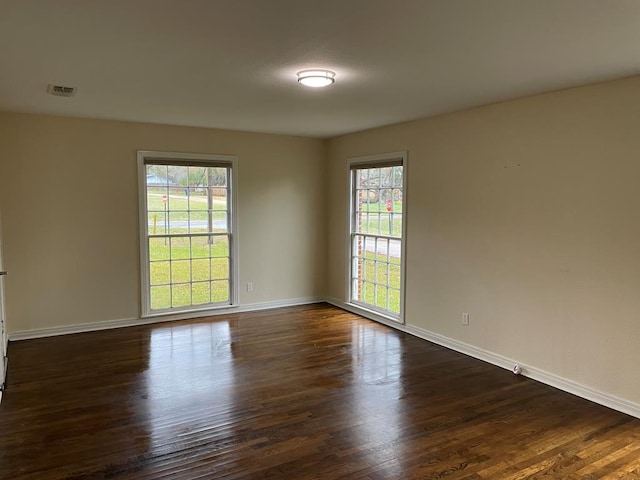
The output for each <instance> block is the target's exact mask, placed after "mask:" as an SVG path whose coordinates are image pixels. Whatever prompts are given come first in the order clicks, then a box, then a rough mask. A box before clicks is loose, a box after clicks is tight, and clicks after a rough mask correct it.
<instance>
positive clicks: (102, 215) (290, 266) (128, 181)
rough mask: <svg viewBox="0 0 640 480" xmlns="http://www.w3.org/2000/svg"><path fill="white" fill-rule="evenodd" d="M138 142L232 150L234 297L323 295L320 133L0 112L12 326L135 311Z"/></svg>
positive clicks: (1, 201)
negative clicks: (236, 253) (236, 244)
mask: <svg viewBox="0 0 640 480" xmlns="http://www.w3.org/2000/svg"><path fill="white" fill-rule="evenodd" d="M138 149H144V150H161V151H179V152H197V153H214V154H230V155H237V156H238V193H239V201H238V204H239V205H238V210H239V212H238V214H239V217H238V218H239V234H240V283H241V285H244V284H245V283H246V282H249V281H251V282H253V284H254V288H255V290H254V292H253V293H247V292H246V289H245V288H240V301H241V303H242V304H250V303H261V302H269V301H280V300H292V299H298V298H306V297H315V296H321V295H323V294H324V282H325V277H326V273H325V264H326V258H325V252H326V248H325V246H324V240H325V235H326V232H325V228H326V218H325V217H324V214H323V212H324V209H323V208H322V204H323V202H324V195H325V193H324V188H323V185H324V183H325V173H324V172H325V170H324V168H323V161H324V159H325V155H326V145H325V142H323V141H321V140H314V139H305V138H298V137H287V136H276V135H260V134H251V133H240V132H231V131H222V130H212V129H201V128H184V127H171V126H161V125H151V124H140V123H125V122H112V121H98V120H83V119H71V118H60V117H48V116H37V115H19V114H9V113H2V114H0V205H2V211H3V232H4V235H3V241H4V245H3V246H4V254H5V255H4V258H5V266H6V268H7V269H8V270H9V271H10V279H9V280H8V281H7V282H6V300H7V302H6V303H7V320H8V326H9V331H10V332H16V331H25V330H33V329H42V328H50V327H59V326H65V325H77V324H83V323H93V322H101V321H110V320H119V319H129V318H137V317H138V316H139V314H140V300H139V299H140V281H139V253H138V250H139V241H138V196H137V183H136V182H137V180H136V178H137V170H136V150H138Z"/></svg>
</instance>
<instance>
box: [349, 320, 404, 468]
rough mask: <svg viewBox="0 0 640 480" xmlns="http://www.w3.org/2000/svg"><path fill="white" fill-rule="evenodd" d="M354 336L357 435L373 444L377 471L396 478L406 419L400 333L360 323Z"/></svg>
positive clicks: (352, 332) (371, 453)
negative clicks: (403, 400)
mask: <svg viewBox="0 0 640 480" xmlns="http://www.w3.org/2000/svg"><path fill="white" fill-rule="evenodd" d="M351 338H352V369H353V375H354V388H353V389H352V392H353V393H352V395H353V400H354V401H353V402H350V403H349V405H351V406H352V408H353V409H354V410H353V411H352V412H351V414H352V415H354V416H359V417H361V421H360V422H358V424H357V425H356V427H355V429H354V431H353V434H354V438H356V439H357V443H358V444H359V445H361V446H367V445H370V446H371V449H369V450H368V455H369V456H370V457H371V463H372V464H379V469H378V471H377V473H379V474H385V475H388V476H389V478H395V477H394V475H396V474H398V473H400V472H401V471H402V470H401V468H400V465H399V462H400V459H401V458H402V456H403V448H402V443H401V441H400V438H401V431H402V428H403V427H404V423H405V421H406V420H405V419H404V415H402V412H401V409H400V396H401V394H402V363H401V358H402V345H401V343H400V340H399V336H398V334H397V333H395V332H389V331H385V330H383V329H380V328H379V327H377V326H374V327H373V328H372V326H371V325H363V324H359V323H356V324H354V326H353V328H352V331H351ZM381 445H382V447H381Z"/></svg>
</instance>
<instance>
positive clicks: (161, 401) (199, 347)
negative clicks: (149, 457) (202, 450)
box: [146, 322, 235, 453]
mask: <svg viewBox="0 0 640 480" xmlns="http://www.w3.org/2000/svg"><path fill="white" fill-rule="evenodd" d="M231 343H232V340H231V335H230V330H229V323H228V322H210V323H197V324H192V325H178V326H170V327H159V328H155V329H153V331H152V332H151V339H150V353H149V370H148V371H147V372H146V389H147V395H148V415H149V419H150V427H151V449H152V452H154V453H161V452H162V450H163V449H165V448H168V446H169V445H172V444H173V447H172V448H175V442H176V439H179V438H180V437H185V439H186V438H187V437H188V436H189V435H192V434H197V433H198V429H202V428H206V429H207V430H213V429H218V431H219V433H220V434H222V433H224V432H225V431H226V429H225V425H228V424H229V423H230V422H229V412H230V411H231V410H232V408H233V404H234V381H235V380H234V369H233V355H232V349H231ZM225 406H227V408H225ZM214 410H215V414H214ZM194 412H198V413H197V414H195V413H194ZM159 419H162V421H159ZM167 419H170V420H167Z"/></svg>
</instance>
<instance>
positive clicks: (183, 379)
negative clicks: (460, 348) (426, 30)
mask: <svg viewBox="0 0 640 480" xmlns="http://www.w3.org/2000/svg"><path fill="white" fill-rule="evenodd" d="M0 478H2V479H12V480H19V479H20V480H21V479H24V480H27V479H38V480H47V479H66V480H81V479H154V480H156V479H178V480H181V479H188V480H193V479H229V480H230V479H296V480H304V479H327V480H331V479H354V480H382V479H448V480H451V479H466V480H471V479H476V480H478V479H512V480H516V479H525V478H532V479H533V478H554V479H555V478H558V479H578V478H581V479H607V480H610V479H631V478H640V420H638V419H634V418H632V417H629V416H627V415H624V414H621V413H618V412H615V411H612V410H609V409H607V408H604V407H601V406H598V405H596V404H593V403H590V402H588V401H585V400H582V399H579V398H577V397H574V396H572V395H569V394H566V393H563V392H560V391H558V390H556V389H553V388H551V387H548V386H545V385H542V384H540V383H537V382H535V381H532V380H529V379H526V378H523V377H516V376H514V375H513V374H511V373H510V372H508V371H506V370H502V369H499V368H497V367H493V366H491V365H488V364H486V363H483V362H481V361H478V360H474V359H472V358H469V357H466V356H464V355H461V354H458V353H455V352H452V351H450V350H447V349H445V348H442V347H439V346H436V345H433V344H430V343H428V342H426V341H424V340H420V339H418V338H415V337H412V336H409V335H406V334H403V333H400V332H397V331H395V330H392V329H390V328H387V327H385V326H382V325H378V324H375V323H373V322H370V321H368V320H365V319H362V318H360V317H358V316H356V315H352V314H350V313H347V312H344V311H342V310H339V309H337V308H334V307H332V306H329V305H326V304H320V305H312V306H304V307H292V308H285V309H278V310H270V311H263V312H258V313H243V314H233V315H228V316H224V317H212V318H207V319H201V320H193V321H181V322H172V323H164V324H158V325H151V326H141V327H132V328H122V329H117V330H109V331H102V332H93V333H86V334H76V335H67V336H61V337H54V338H44V339H37V340H27V341H21V342H13V343H11V344H10V348H9V374H8V390H7V391H6V392H5V396H4V399H3V402H2V404H1V405H0Z"/></svg>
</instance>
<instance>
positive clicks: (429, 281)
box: [328, 78, 640, 403]
mask: <svg viewBox="0 0 640 480" xmlns="http://www.w3.org/2000/svg"><path fill="white" fill-rule="evenodd" d="M638 105H640V78H633V79H627V80H622V81H617V82H610V83H606V84H601V85H595V86H589V87H583V88H576V89H572V90H568V91H562V92H556V93H551V94H547V95H542V96H536V97H531V98H526V99H521V100H516V101H511V102H506V103H502V104H498V105H493V106H488V107H483V108H478V109H474V110H470V111H466V112H461V113H456V114H451V115H446V116H441V117H437V118H431V119H425V120H420V121H415V122H410V123H405V124H401V125H396V126H389V127H385V128H379V129H375V130H370V131H366V132H361V133H356V134H351V135H346V136H343V137H339V138H336V139H333V140H331V141H330V142H329V157H330V162H331V164H330V178H329V184H330V212H329V225H330V229H329V238H328V240H329V258H328V260H329V263H328V265H329V272H328V293H329V295H330V296H333V297H335V298H338V299H341V300H344V296H345V294H344V292H345V265H346V262H345V247H344V245H345V243H344V238H345V228H346V220H345V218H346V217H345V216H346V209H347V179H348V174H347V166H346V165H347V159H348V158H349V157H352V156H358V155H367V154H377V153H383V152H390V151H398V150H408V155H409V168H408V192H407V196H406V198H407V200H408V219H407V222H408V223H407V227H408V228H407V284H406V322H407V323H408V324H409V325H413V326H416V327H420V328H422V329H425V330H428V331H430V332H435V333H437V334H441V335H444V336H447V337H449V338H452V339H455V340H457V341H461V342H465V343H468V344H471V345H473V346H475V347H479V348H482V349H485V350H488V351H490V352H493V353H495V354H498V355H502V356H504V357H507V358H511V359H515V360H517V361H519V362H521V363H523V364H525V365H529V366H532V367H536V368H538V369H542V370H544V371H547V372H550V373H553V374H556V375H559V376H561V377H564V378H565V379H569V380H571V381H573V382H577V383H579V384H581V385H585V386H588V387H591V388H593V389H596V390H600V391H603V392H606V393H608V394H611V395H615V396H619V397H623V398H625V399H627V400H631V401H633V402H636V403H639V402H640V375H639V374H638V372H637V367H638V366H640V347H639V345H640V214H639V210H640V188H639V187H638V185H639V182H640V134H639V132H640V110H639V109H638ZM462 312H469V313H470V314H471V324H470V325H469V326H468V327H464V326H462V324H461V313H462Z"/></svg>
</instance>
